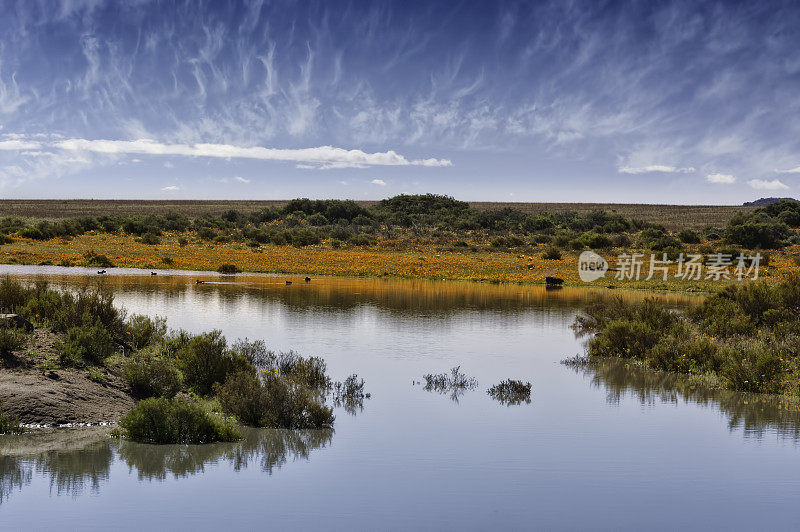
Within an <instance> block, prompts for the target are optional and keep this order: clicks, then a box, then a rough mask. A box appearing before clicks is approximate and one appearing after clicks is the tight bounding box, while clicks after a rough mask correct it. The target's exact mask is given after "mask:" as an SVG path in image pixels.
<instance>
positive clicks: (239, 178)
mask: <svg viewBox="0 0 800 532" xmlns="http://www.w3.org/2000/svg"><path fill="white" fill-rule="evenodd" d="M233 179H234V180H236V181H238V182H239V183H244V184H245V185H246V184H248V183H250V180H249V179H245V178H244V177H242V176H238V175H237V176H236V177H234V178H233Z"/></svg>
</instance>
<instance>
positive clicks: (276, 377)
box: [214, 371, 334, 429]
mask: <svg viewBox="0 0 800 532" xmlns="http://www.w3.org/2000/svg"><path fill="white" fill-rule="evenodd" d="M214 391H215V392H216V394H217V397H218V398H219V402H220V404H221V405H222V410H223V411H224V412H225V413H226V414H231V415H234V416H236V417H237V418H238V419H239V420H240V421H241V422H242V423H245V424H247V425H253V426H257V427H270V428H284V429H320V428H327V427H330V426H332V425H333V420H334V417H333V409H332V408H330V407H328V406H326V405H325V404H324V403H323V402H322V399H321V398H320V396H319V394H317V393H315V391H313V390H310V389H308V388H307V387H306V386H304V385H303V384H301V383H300V382H297V381H295V380H293V379H291V378H289V377H286V376H284V375H280V374H276V373H271V372H267V371H262V372H261V378H259V377H257V376H256V375H254V374H253V373H248V372H238V373H235V374H233V375H230V376H229V377H228V378H227V379H226V380H225V382H224V384H216V385H215V386H214Z"/></svg>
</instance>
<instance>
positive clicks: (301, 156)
mask: <svg viewBox="0 0 800 532" xmlns="http://www.w3.org/2000/svg"><path fill="white" fill-rule="evenodd" d="M52 147H53V148H56V149H60V150H68V151H75V152H93V153H103V154H112V155H122V154H126V155H131V154H141V155H170V156H187V157H213V158H221V159H258V160H262V161H290V162H296V163H301V164H307V165H316V166H319V167H326V166H327V167H338V168H348V167H349V168H352V167H356V168H359V167H367V166H429V167H436V166H452V164H453V163H452V162H451V161H450V160H448V159H434V158H430V159H412V160H410V159H407V158H406V157H404V156H403V155H400V154H398V153H396V152H395V151H393V150H388V151H385V152H375V153H367V152H365V151H362V150H346V149H344V148H336V147H333V146H319V147H316V148H300V149H280V148H265V147H261V146H255V147H240V146H232V145H230V144H165V143H162V142H157V141H154V140H149V139H139V140H88V139H78V138H73V139H66V140H60V141H57V142H54V143H53V144H52Z"/></svg>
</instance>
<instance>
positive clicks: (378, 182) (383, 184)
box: [370, 179, 386, 187]
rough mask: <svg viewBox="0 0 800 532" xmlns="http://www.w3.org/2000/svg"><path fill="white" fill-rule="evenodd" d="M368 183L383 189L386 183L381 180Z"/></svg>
mask: <svg viewBox="0 0 800 532" xmlns="http://www.w3.org/2000/svg"><path fill="white" fill-rule="evenodd" d="M370 183H372V184H373V185H378V186H381V187H385V186H386V181H384V180H383V179H373V180H372V181H370Z"/></svg>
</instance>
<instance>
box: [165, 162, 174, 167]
mask: <svg viewBox="0 0 800 532" xmlns="http://www.w3.org/2000/svg"><path fill="white" fill-rule="evenodd" d="M164 168H175V165H174V164H172V163H171V162H169V161H167V162H165V163H164Z"/></svg>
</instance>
